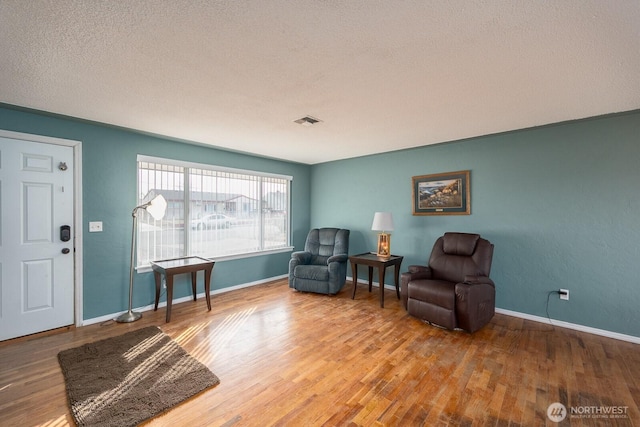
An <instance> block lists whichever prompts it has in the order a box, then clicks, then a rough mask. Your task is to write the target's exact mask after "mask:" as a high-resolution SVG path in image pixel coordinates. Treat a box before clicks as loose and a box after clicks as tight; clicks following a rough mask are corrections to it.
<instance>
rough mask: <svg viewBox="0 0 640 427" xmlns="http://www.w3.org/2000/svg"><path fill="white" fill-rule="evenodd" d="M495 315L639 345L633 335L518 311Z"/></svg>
mask: <svg viewBox="0 0 640 427" xmlns="http://www.w3.org/2000/svg"><path fill="white" fill-rule="evenodd" d="M496 313H499V314H504V315H506V316H512V317H519V318H521V319H526V320H533V321H534V322H540V323H546V324H547V325H553V326H559V327H561V328H567V329H573V330H576V331H580V332H587V333H589V334H594V335H600V336H603V337H607V338H613V339H616V340H621V341H628V342H632V343H634V344H640V337H635V336H633V335H625V334H619V333H617V332H611V331H607V330H604V329H598V328H592V327H590V326H584V325H578V324H576V323H569V322H564V321H562V320H556V319H551V320H550V319H548V318H546V317H540V316H534V315H532V314H527V313H520V312H518V311H512V310H505V309H504V308H496Z"/></svg>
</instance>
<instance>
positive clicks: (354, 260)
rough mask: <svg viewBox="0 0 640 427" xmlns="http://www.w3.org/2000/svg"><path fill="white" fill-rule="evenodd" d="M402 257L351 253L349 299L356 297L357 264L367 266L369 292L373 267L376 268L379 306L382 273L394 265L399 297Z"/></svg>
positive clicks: (382, 285) (381, 295)
mask: <svg viewBox="0 0 640 427" xmlns="http://www.w3.org/2000/svg"><path fill="white" fill-rule="evenodd" d="M403 258H404V257H401V256H398V255H391V256H390V257H389V258H388V259H386V258H381V257H379V256H377V255H376V254H375V253H373V254H372V253H370V252H367V253H364V254H360V255H353V256H350V257H349V261H350V262H351V272H352V274H353V294H352V295H351V299H354V298H355V297H356V287H357V285H358V264H362V265H366V266H368V267H369V292H371V286H372V283H373V278H372V276H373V268H374V267H377V268H378V282H379V283H380V307H384V273H385V270H386V269H387V267H390V266H392V265H393V266H395V280H396V295H397V296H398V299H400V282H399V279H400V264H402V259H403Z"/></svg>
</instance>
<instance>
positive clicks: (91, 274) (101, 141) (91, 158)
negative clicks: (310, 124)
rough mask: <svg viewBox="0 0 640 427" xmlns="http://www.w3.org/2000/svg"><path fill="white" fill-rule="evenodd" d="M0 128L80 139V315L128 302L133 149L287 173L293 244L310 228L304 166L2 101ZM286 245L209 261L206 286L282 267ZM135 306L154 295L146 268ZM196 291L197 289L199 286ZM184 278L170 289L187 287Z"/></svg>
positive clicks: (179, 292) (182, 291)
mask: <svg viewBox="0 0 640 427" xmlns="http://www.w3.org/2000/svg"><path fill="white" fill-rule="evenodd" d="M0 129H5V130H10V131H15V132H24V133H30V134H37V135H46V136H51V137H57V138H65V139H73V140H78V141H82V162H83V165H82V167H83V174H82V175H83V176H82V180H83V183H82V184H83V194H82V198H83V213H82V214H83V222H84V225H83V227H84V231H83V236H84V239H83V244H84V251H83V258H84V263H83V270H84V278H83V282H84V283H83V298H84V305H83V317H84V319H91V318H95V317H100V316H103V315H107V314H112V313H116V312H119V311H123V310H126V309H127V305H128V297H129V296H128V289H129V288H128V286H129V285H128V284H129V257H130V247H131V246H130V245H131V210H132V209H133V207H134V206H135V205H136V201H137V199H136V156H137V155H138V154H144V155H149V156H157V157H165V158H171V159H177V160H184V161H192V162H198V163H206V164H213V165H219V166H225V167H231V168H239V169H250V170H255V171H260V172H269V173H276V174H283V175H290V176H293V184H292V207H291V211H292V224H291V228H292V232H293V244H294V245H295V246H296V247H303V246H304V239H305V238H306V235H307V232H308V230H309V218H310V213H309V206H310V199H309V188H310V167H309V166H307V165H302V164H296V163H291V162H284V161H278V160H272V159H265V158H261V157H256V156H250V155H245V154H240V153H235V152H230V151H225V150H218V149H213V148H206V147H203V146H198V145H192V144H184V143H180V142H176V141H172V140H169V139H164V138H159V137H153V136H148V135H144V134H141V133H137V132H131V131H127V130H122V129H118V128H114V127H109V126H103V125H99V124H93V123H88V122H83V121H79V120H73V119H69V118H64V117H58V116H52V115H46V114H39V113H37V112H31V111H25V110H21V109H14V108H4V107H2V106H0ZM89 221H102V222H103V225H104V231H103V232H102V233H89V232H88V224H89ZM289 258H290V254H289V253H288V252H285V253H280V254H273V255H263V256H257V257H251V258H244V259H239V260H231V261H222V262H218V263H216V265H215V268H214V271H213V275H212V289H221V288H225V287H229V286H234V285H239V284H245V283H250V282H253V281H258V280H262V279H265V278H269V277H274V276H279V275H284V274H286V273H287V269H288V262H289ZM134 280H135V282H134V283H135V284H134V298H133V306H134V307H140V306H145V305H148V304H150V303H152V302H153V300H154V289H155V287H154V286H155V285H154V282H153V274H152V273H141V274H136V275H135V279H134ZM201 291H202V290H201ZM189 293H190V291H189V285H188V283H187V280H186V278H182V280H181V281H178V282H176V286H175V291H174V297H176V298H178V297H181V296H186V295H189Z"/></svg>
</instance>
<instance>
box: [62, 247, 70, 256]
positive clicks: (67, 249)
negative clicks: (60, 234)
mask: <svg viewBox="0 0 640 427" xmlns="http://www.w3.org/2000/svg"><path fill="white" fill-rule="evenodd" d="M69 252H71V251H70V250H69V248H64V249H63V250H62V253H63V254H65V255H66V254H68V253H69Z"/></svg>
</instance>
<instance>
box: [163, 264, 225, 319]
mask: <svg viewBox="0 0 640 427" xmlns="http://www.w3.org/2000/svg"><path fill="white" fill-rule="evenodd" d="M214 264H215V262H214V261H211V260H208V259H205V258H200V257H197V256H189V257H183V258H175V259H165V260H162V261H151V268H152V269H153V274H154V276H155V279H156V305H155V307H154V309H153V311H156V310H158V302H159V300H160V287H161V275H163V274H164V276H165V278H166V280H167V322H169V320H171V302H172V301H173V276H175V275H176V274H182V273H191V288H192V289H193V300H194V301H195V300H196V299H197V297H196V275H197V273H198V271H200V270H204V294H205V296H206V299H207V308H208V309H209V311H211V295H210V293H211V272H212V271H213V265H214Z"/></svg>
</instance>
